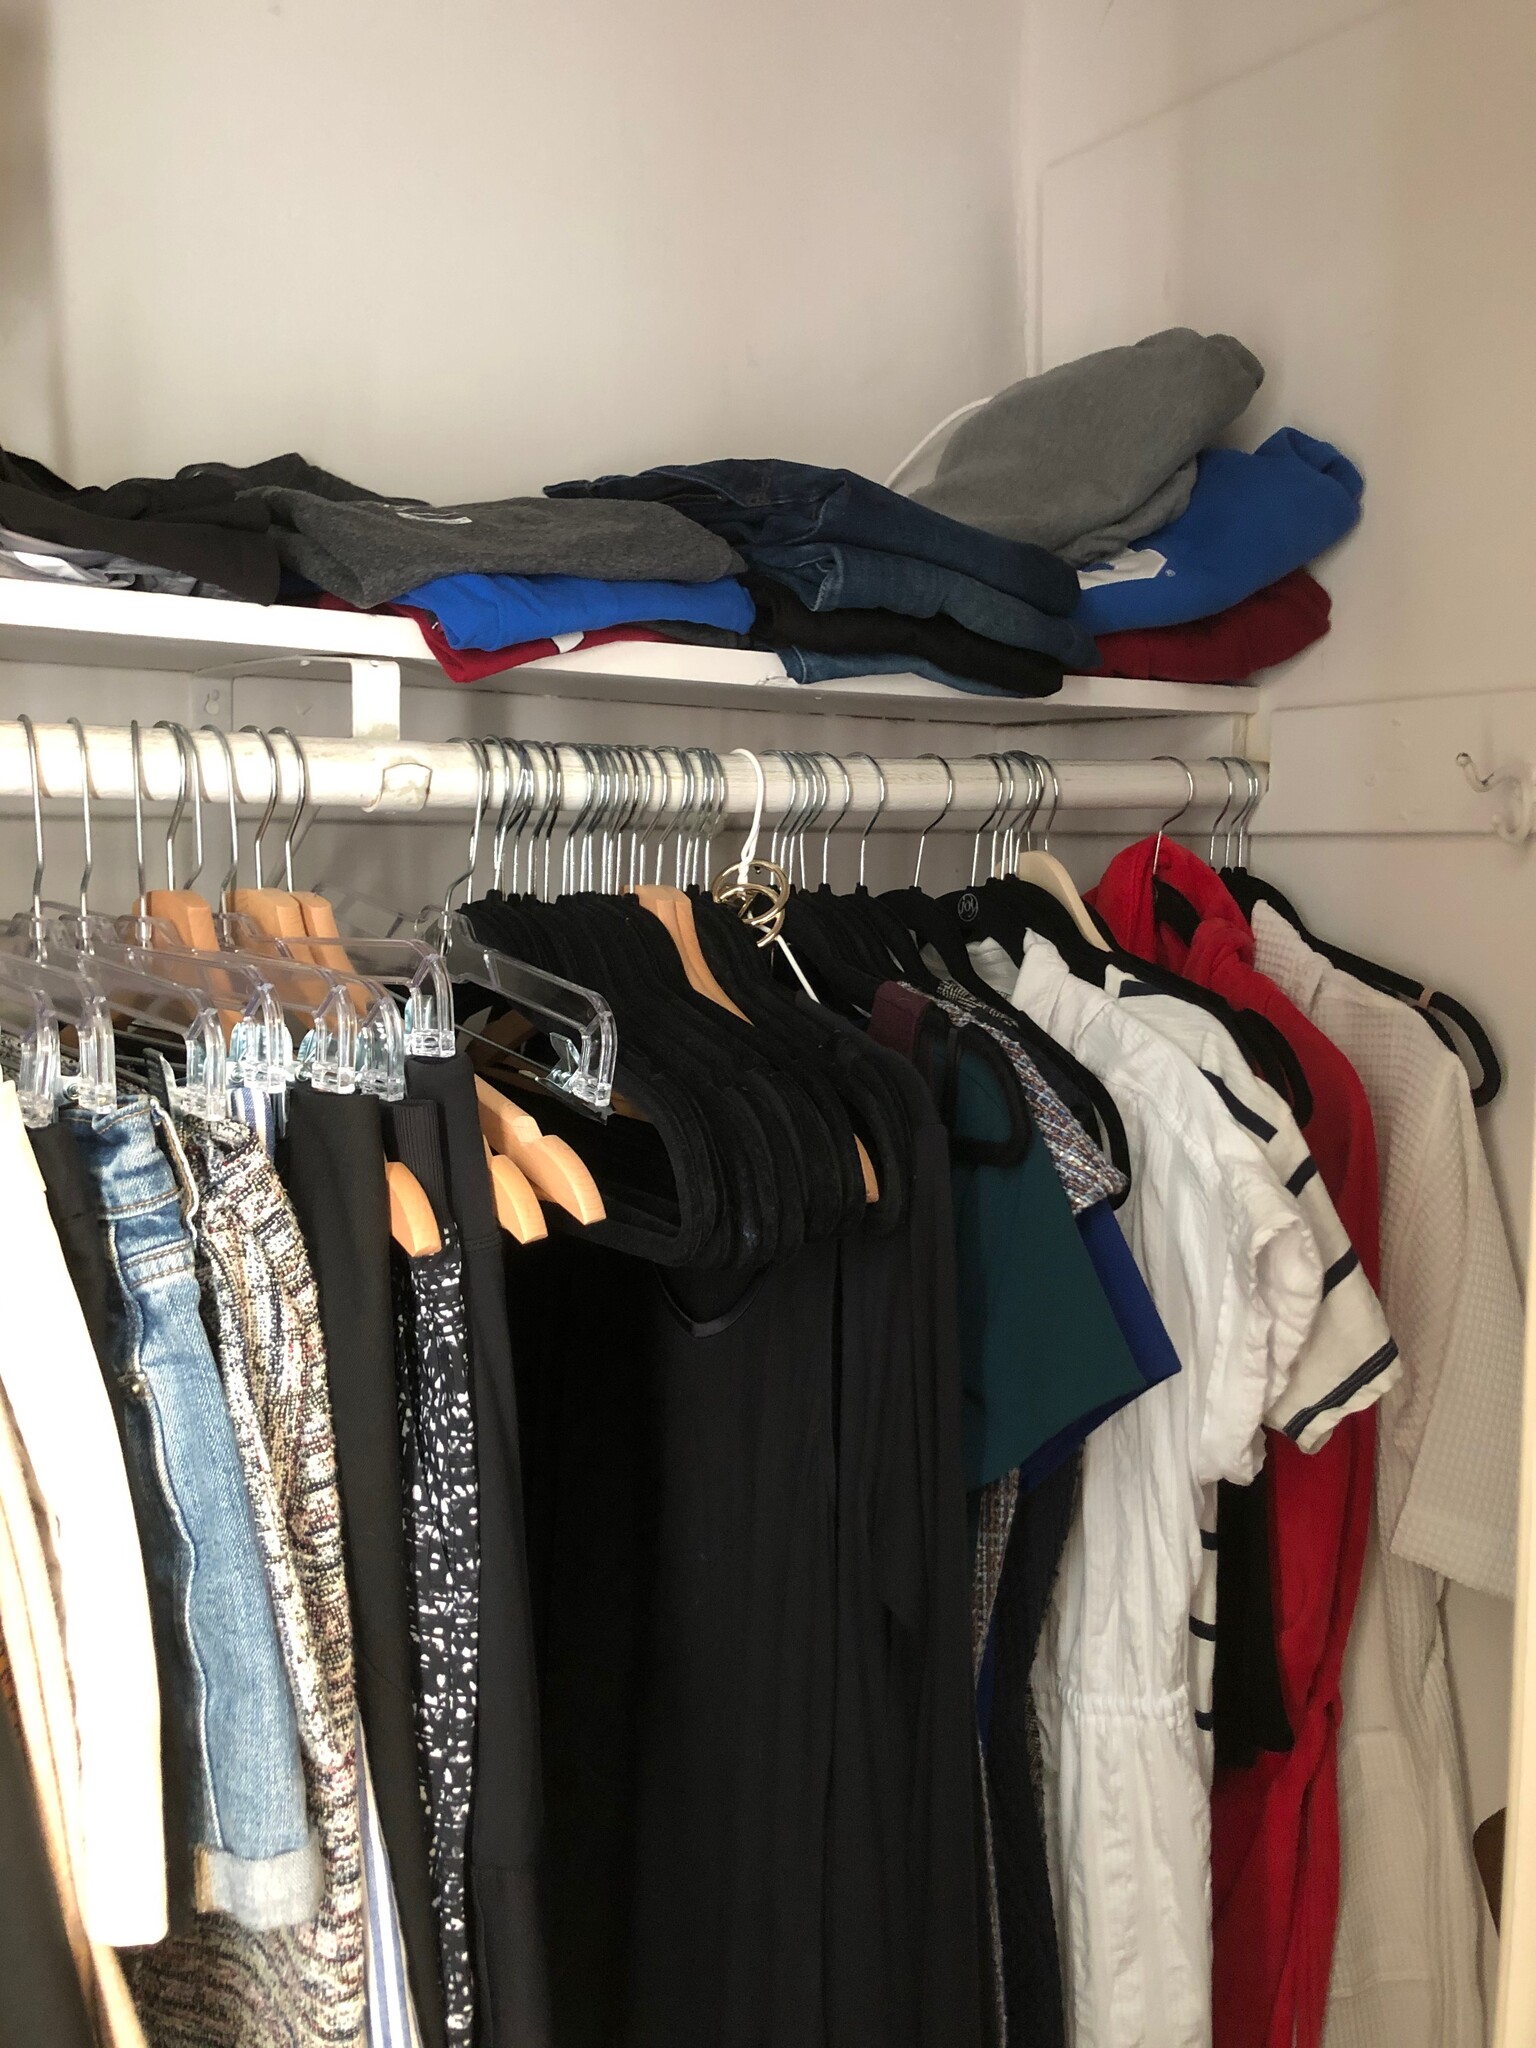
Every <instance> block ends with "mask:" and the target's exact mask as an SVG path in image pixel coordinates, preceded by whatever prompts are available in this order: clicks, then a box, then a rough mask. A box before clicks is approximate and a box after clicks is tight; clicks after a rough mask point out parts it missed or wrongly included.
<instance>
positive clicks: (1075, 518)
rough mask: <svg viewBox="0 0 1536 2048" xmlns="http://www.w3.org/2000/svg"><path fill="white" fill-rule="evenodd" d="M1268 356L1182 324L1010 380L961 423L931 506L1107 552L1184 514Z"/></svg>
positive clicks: (1090, 556) (1060, 547)
mask: <svg viewBox="0 0 1536 2048" xmlns="http://www.w3.org/2000/svg"><path fill="white" fill-rule="evenodd" d="M1263 381H1264V366H1263V364H1262V363H1261V362H1260V361H1259V359H1258V357H1257V356H1256V355H1254V354H1253V353H1252V351H1251V350H1249V349H1246V348H1244V346H1243V344H1242V343H1241V342H1240V341H1237V340H1234V338H1233V337H1232V336H1231V335H1230V334H1197V333H1196V332H1195V331H1194V329H1193V328H1192V327H1169V328H1166V329H1165V330H1164V331H1163V332H1162V333H1161V334H1150V335H1148V336H1147V338H1146V340H1145V341H1138V342H1136V343H1135V344H1134V346H1132V347H1129V348H1107V349H1101V350H1100V351H1099V353H1098V354H1097V355H1091V356H1083V357H1081V358H1079V360H1078V361H1077V362H1075V363H1062V364H1061V365H1060V366H1059V367H1058V368H1056V369H1054V370H1046V371H1044V372H1043V373H1042V374H1041V375H1040V376H1038V377H1026V378H1024V379H1023V380H1022V382H1020V383H1018V384H1010V385H1009V387H1008V389H1007V390H1006V391H1000V392H998V394H997V396H996V397H995V398H992V399H989V400H988V401H987V403H986V405H984V406H983V407H982V409H981V411H980V412H977V413H973V414H972V415H971V417H970V418H969V419H967V420H964V421H962V423H961V425H960V426H959V427H958V428H957V429H956V430H955V433H954V434H953V436H952V437H951V439H950V441H949V445H948V446H947V447H946V448H945V450H944V453H943V456H942V457H941V459H940V462H939V470H938V475H937V476H936V477H935V478H934V480H933V482H932V483H931V484H927V485H925V486H924V487H923V488H922V489H920V490H918V491H915V492H914V493H913V496H914V497H915V498H916V499H917V500H918V502H919V503H920V504H923V505H928V506H931V507H932V509H933V510H934V511H935V512H947V513H948V514H949V516H950V518H951V519H963V520H965V521H967V523H968V524H970V525H972V526H980V527H983V528H984V529H985V530H986V531H987V532H988V533H996V534H1001V535H1002V536H1003V537H1004V538H1005V539H1008V540H1028V541H1034V542H1036V543H1037V544H1038V545H1039V546H1040V547H1045V548H1052V549H1054V550H1055V552H1056V553H1057V554H1059V555H1062V556H1064V557H1065V558H1066V560H1067V561H1069V562H1071V563H1073V564H1075V565H1079V566H1080V565H1081V564H1083V563H1085V562H1097V561H1102V560H1103V559H1104V558H1105V557H1107V556H1109V555H1113V554H1116V553H1117V552H1118V551H1119V550H1120V549H1121V548H1123V547H1127V546H1129V544H1130V543H1131V542H1132V541H1136V540H1140V539H1141V537H1142V536H1143V535H1144V534H1148V533H1154V532H1156V530H1157V529H1158V528H1159V527H1160V526H1166V525H1167V524H1168V522H1169V521H1170V520H1171V519H1177V518H1178V516H1179V514H1180V513H1181V512H1182V511H1183V510H1184V507H1185V506H1186V505H1187V504H1188V503H1189V494H1190V492H1191V491H1192V490H1193V489H1194V483H1195V462H1194V458H1195V456H1196V455H1197V454H1198V453H1199V452H1200V450H1201V449H1202V448H1205V447H1207V446H1209V444H1210V443H1211V442H1212V441H1214V440H1215V438H1216V436H1217V435H1218V434H1220V433H1221V432H1222V430H1223V429H1224V428H1226V427H1229V426H1230V425H1231V424H1232V422H1233V420H1235V419H1236V418H1237V416H1238V414H1239V413H1240V412H1241V411H1242V410H1243V408H1244V407H1245V406H1246V405H1247V403H1248V401H1249V399H1250V398H1252V396H1253V394H1254V392H1255V391H1257V390H1258V388H1259V386H1260V384H1261V383H1262V382H1263Z"/></svg>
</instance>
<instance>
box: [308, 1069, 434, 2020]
mask: <svg viewBox="0 0 1536 2048" xmlns="http://www.w3.org/2000/svg"><path fill="white" fill-rule="evenodd" d="M278 1166H279V1168H280V1170H281V1172H282V1176H283V1180H284V1182H285V1184H286V1186H287V1189H288V1193H289V1197H290V1199H291V1200H292V1202H293V1206H294V1211H295V1214H296V1215H297V1216H298V1219H299V1228H300V1229H301V1230H302V1231H303V1233H304V1241H305V1243H306V1244H307V1245H308V1247H309V1256H310V1263H311V1264H312V1265H313V1267H314V1273H315V1285H316V1287H317V1289H318V1291H319V1295H320V1321H321V1325H322V1327H323V1329H324V1332H325V1351H326V1361H327V1367H328V1372H329V1380H330V1390H331V1421H332V1426H333V1428H334V1430H335V1434H336V1465H337V1476H338V1480H339V1483H340V1490H341V1512H342V1537H343V1543H344V1547H345V1551H346V1559H347V1585H348V1590H349V1592H350V1593H351V1597H352V1633H353V1644H354V1659H355V1664H356V1671H357V1700H358V1709H359V1712H360V1713H361V1715H362V1722H363V1733H364V1735H365V1736H366V1738H367V1742H368V1762H369V1766H370V1768H371V1770H372V1773H373V1787H374V1792H375V1795H376V1797H377V1800H378V1809H379V1824H380V1827H381V1829H382V1831H383V1835H384V1842H385V1846H386V1847H387V1849H388V1851H389V1863H390V1870H391V1873H392V1875H393V1877H394V1881H395V1904H396V1907H397V1908H398V1911H399V1915H400V1931H401V1935H402V1937H403V1939H404V1943H405V1955H406V1964H407V1967H408V1969H409V1971H410V1980H411V1991H412V1995H413V1997H414V1999H415V2004H416V2018H417V2023H418V2025H419V2027H420V2029H421V2038H422V2042H423V2048H444V2044H445V2042H446V2039H447V2032H446V2027H445V2024H444V2017H443V1989H442V1971H441V1964H440V1962H439V1958H438V1948H437V1920H436V1916H435V1914H434V1913H433V1910H432V1885H431V1873H430V1870H429V1867H428V1862H427V1838H426V1822H425V1816H424V1813H423V1809H422V1803H421V1793H420V1789H419V1786H418V1778H417V1767H416V1723H415V1708H414V1703H413V1702H414V1693H413V1686H414V1677H413V1672H412V1659H411V1640H410V1632H409V1623H408V1619H407V1607H406V1556H405V1519H404V1511H403V1506H402V1497H401V1486H400V1421H399V1411H398V1404H397V1398H396V1392H395V1322H394V1304H393V1299H392V1296H391V1293H390V1278H389V1246H390V1236H389V1192H388V1188H387V1186H386V1184H385V1179H384V1138H383V1131H382V1127H381V1124H380V1119H379V1105H378V1102H377V1101H376V1100H375V1098H374V1097H373V1096H371V1095H324V1094H318V1093H316V1092H315V1091H314V1090H313V1089H311V1088H309V1087H307V1086H302V1085H301V1086H300V1087H297V1088H295V1089H293V1090H292V1091H291V1093H290V1095H289V1098H288V1130H287V1135H286V1136H285V1138H284V1140H283V1143H282V1146H281V1149H280V1152H279V1156H278Z"/></svg>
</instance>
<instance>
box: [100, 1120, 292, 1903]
mask: <svg viewBox="0 0 1536 2048" xmlns="http://www.w3.org/2000/svg"><path fill="white" fill-rule="evenodd" d="M65 1116H66V1118H67V1119H68V1122H69V1125H70V1128H71V1130H72V1131H73V1133H74V1136H75V1138H76V1141H77V1142H78V1144H79V1147H80V1152H81V1157H82V1158H83V1159H84V1161H85V1165H86V1169H87V1171H88V1173H89V1174H90V1177H91V1182H92V1185H93V1187H94V1189H95V1190H96V1193H97V1196H98V1197H99V1200H100V1204H101V1211H102V1227H103V1231H104V1234H105V1237H106V1247H107V1253H108V1257H109V1262H110V1265H111V1268H112V1271H113V1274H114V1276H115V1278H116V1279H117V1282H118V1284H119V1286H120V1287H121V1290H122V1297H121V1304H120V1312H119V1313H118V1314H117V1315H116V1316H115V1318H114V1331H113V1338H114V1345H113V1356H112V1359H111V1369H112V1371H113V1372H114V1374H115V1375H116V1377H117V1379H118V1382H119V1384H120V1386H121V1389H122V1391H123V1394H124V1396H125V1397H126V1398H125V1400H124V1402H123V1407H124V1409H125V1411H126V1432H125V1433H126V1439H127V1441H126V1449H125V1462H126V1465H127V1471H128V1485H129V1490H130V1492H131V1493H132V1496H133V1504H134V1511H135V1514H136V1516H137V1519H138V1523H139V1533H140V1538H141V1540H142V1543H143V1547H144V1564H145V1568H146V1576H147V1579H148V1583H149V1596H150V1603H151V1608H152V1610H153V1612H154V1616H155V1634H156V1640H157V1644H158V1645H159V1646H160V1649H161V1655H162V1656H163V1658H164V1659H165V1665H166V1668H165V1670H164V1671H163V1673H162V1680H163V1682H164V1684H165V1688H166V1693H167V1701H168V1705H169V1708H170V1710H171V1711H172V1712H174V1714H175V1716H176V1722H177V1728H178V1733H179V1737H180V1744H179V1746H180V1749H181V1751H182V1754H183V1758H184V1765H185V1769H186V1773H187V1783H186V1786H185V1791H186V1808H187V1828H188V1833H189V1836H190V1842H191V1848H192V1857H193V1875H194V1886H195V1902H196V1905H197V1906H198V1908H199V1910H201V1911H203V1912H213V1911H217V1912H225V1913H231V1914H233V1915H234V1917H235V1918H236V1919H237V1920H238V1921H239V1922H240V1924H241V1925H242V1926H243V1927H247V1928H250V1929H253V1930H255V1931H258V1932H259V1931H262V1930H265V1929H269V1928H277V1927H290V1926H297V1925H300V1924H301V1923H303V1922H305V1921H308V1920H311V1919H313V1918H314V1915H315V1913H316V1911H317V1910H318V1908H319V1905H320V1894H321V1879H322V1872H321V1863H320V1844H319V1838H318V1837H317V1836H316V1835H315V1834H314V1833H313V1832H312V1830H311V1828H310V1825H309V1815H308V1809H307V1805H306V1801H305V1793H304V1771H303V1764H302V1761H301V1758H300V1753H299V1729H298V1720H297V1717H296V1715H295V1713H294V1705H293V1695H292V1693H291V1691H290V1690H289V1685H288V1675H287V1672H286V1670H285V1668H284V1665H283V1658H282V1652H281V1650H280V1648H279V1645H278V1640H277V1624H276V1621H275V1619H274V1617H273V1613H272V1602H271V1598H270V1595H269V1594H268V1591H267V1577H266V1572H265V1569H264V1568H263V1565H262V1558H261V1552H260V1550H259V1549H258V1547H257V1539H256V1530H255V1525H254V1523H253V1521H252V1517H251V1508H250V1501H249V1498H248V1496H247V1494H246V1490H245V1479H244V1475H243V1474H242V1472H241V1468H240V1460H239V1456H238V1453H237V1452H236V1449H235V1437H234V1430H233V1428H232V1427H231V1424H230V1419H229V1410H228V1408H227V1406H226V1405H225V1400H224V1388H223V1384H222V1382H221V1380H220V1378H219V1372H218V1367H217V1366H216V1365H215V1363H214V1359H213V1353H212V1351H211V1349H210V1348H209V1343H208V1334H207V1331H206V1330H205V1329H204V1327H203V1320H202V1295H201V1290H200V1288H199V1286H198V1280H197V1272H196V1265H195V1258H194V1252H193V1246H192V1239H191V1236H190V1235H189V1233H188V1230H187V1227H186V1224H185V1222H184V1221H183V1218H182V1206H181V1201H180V1198H179V1194H178V1189H177V1182H176V1176H175V1174H174V1172H173V1171H172V1168H171V1164H170V1161H169V1160H168V1159H167V1158H166V1156H165V1154H164V1153H163V1152H162V1151H161V1149H160V1147H159V1145H158V1144H157V1142H156V1137H155V1125H156V1123H157V1122H161V1123H163V1121H164V1119H163V1113H162V1112H161V1111H160V1109H159V1108H158V1106H156V1105H152V1104H151V1102H150V1101H149V1098H148V1097H147V1096H139V1097H136V1098H135V1099H134V1100H133V1101H131V1102H129V1103H126V1104H125V1105H123V1106H122V1107H121V1108H118V1109H115V1110H110V1111H107V1112H104V1113H103V1114H101V1115H99V1116H96V1117H91V1116H89V1115H88V1114H86V1113H85V1112H84V1111H80V1110H67V1111H66V1112H65Z"/></svg>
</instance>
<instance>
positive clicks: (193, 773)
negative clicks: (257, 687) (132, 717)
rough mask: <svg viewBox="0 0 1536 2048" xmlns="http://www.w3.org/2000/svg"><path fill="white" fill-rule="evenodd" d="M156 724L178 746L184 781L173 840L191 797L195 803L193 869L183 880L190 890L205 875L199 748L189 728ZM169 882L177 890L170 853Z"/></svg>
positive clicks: (169, 722) (167, 722) (170, 722)
mask: <svg viewBox="0 0 1536 2048" xmlns="http://www.w3.org/2000/svg"><path fill="white" fill-rule="evenodd" d="M155 724H156V726H157V728H159V729H161V730H163V731H165V732H168V733H169V734H170V736H171V738H172V739H173V740H174V741H175V742H176V759H177V762H178V764H179V768H180V774H181V780H180V783H179V784H178V786H177V791H176V805H177V807H176V811H175V814H174V816H173V818H172V820H171V833H172V836H173V837H174V835H175V833H176V831H177V829H178V828H179V826H180V824H181V820H182V818H183V816H184V815H185V812H186V805H187V799H188V798H189V797H190V798H191V802H192V866H191V868H190V870H189V871H188V873H187V874H186V876H185V877H184V886H185V887H186V888H188V889H190V888H191V886H192V884H193V883H194V882H195V881H196V880H197V878H198V876H199V875H200V874H201V873H202V871H203V785H202V771H201V767H200V764H199V762H198V758H197V748H196V747H195V746H194V745H193V743H192V735H191V733H189V732H188V731H187V728H186V727H185V726H184V725H178V724H177V722H176V720H175V719H174V718H159V719H156V721H155ZM166 879H167V882H168V884H169V886H170V887H172V888H174V887H175V886H176V885H175V883H174V882H172V881H171V880H170V857H169V853H167V858H166Z"/></svg>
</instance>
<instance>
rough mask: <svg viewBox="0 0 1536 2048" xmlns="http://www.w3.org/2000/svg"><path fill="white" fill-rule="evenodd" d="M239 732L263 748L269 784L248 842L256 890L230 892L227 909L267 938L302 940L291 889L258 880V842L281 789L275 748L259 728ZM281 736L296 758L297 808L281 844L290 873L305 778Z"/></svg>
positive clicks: (297, 751)
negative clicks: (249, 922) (267, 884)
mask: <svg viewBox="0 0 1536 2048" xmlns="http://www.w3.org/2000/svg"><path fill="white" fill-rule="evenodd" d="M243 730H244V731H246V732H250V733H255V735H256V737H257V739H259V740H260V741H261V744H262V745H263V746H264V747H265V748H266V750H267V765H268V767H269V769H270V770H271V783H270V787H269V791H268V795H267V804H266V809H265V810H264V811H263V812H262V814H261V823H260V824H259V825H258V826H257V827H256V831H255V834H254V836H253V837H252V840H251V853H252V856H253V858H254V860H255V863H256V887H255V888H254V889H232V890H231V891H230V897H229V902H230V908H231V909H232V910H235V911H237V912H238V913H239V914H240V915H241V916H242V917H248V918H249V919H250V920H251V922H252V923H253V924H254V925H255V926H256V928H257V930H258V931H260V932H261V933H263V934H264V936H265V937H267V938H269V939H302V938H303V937H304V936H305V933H306V930H307V927H306V925H305V923H304V911H303V908H302V906H301V905H300V903H299V900H298V898H297V896H295V894H294V893H293V891H292V889H268V888H264V887H263V886H262V880H261V847H262V841H263V840H264V839H265V838H266V836H267V828H268V826H269V825H270V824H271V823H272V816H273V813H274V812H275V811H276V809H277V805H278V799H279V797H280V796H281V795H282V788H283V778H282V769H281V767H280V766H279V764H278V759H277V749H276V747H274V746H273V744H272V738H271V735H270V734H269V733H265V732H263V731H262V730H261V729H260V727H259V726H254V725H248V726H245V727H244V728H243ZM285 737H286V738H287V739H288V740H289V743H290V745H291V746H292V747H293V750H294V753H295V755H296V756H297V758H298V762H299V777H300V795H299V804H298V809H296V810H295V811H294V814H293V817H292V818H291V819H290V820H289V822H288V834H287V837H286V839H285V840H284V842H283V856H284V862H285V865H287V866H288V867H289V871H290V874H291V863H292V846H293V828H294V826H295V825H296V824H297V822H298V817H299V811H301V810H302V809H303V807H304V790H305V788H306V787H307V784H308V780H309V776H308V769H307V766H306V764H305V761H304V756H303V754H302V752H301V751H300V749H299V746H298V742H297V741H296V740H294V739H293V738H292V735H291V734H285Z"/></svg>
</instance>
